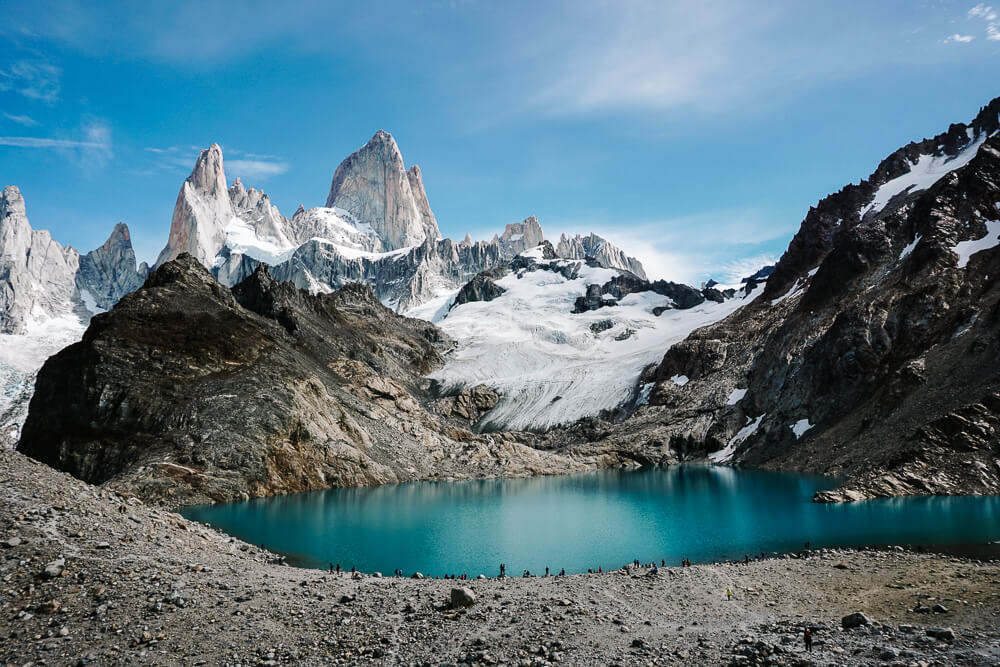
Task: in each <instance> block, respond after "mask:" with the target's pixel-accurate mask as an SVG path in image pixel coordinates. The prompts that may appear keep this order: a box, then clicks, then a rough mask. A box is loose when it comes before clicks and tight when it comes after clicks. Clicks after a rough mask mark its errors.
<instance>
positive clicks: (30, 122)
mask: <svg viewBox="0 0 1000 667" xmlns="http://www.w3.org/2000/svg"><path fill="white" fill-rule="evenodd" d="M4 117H5V118H6V119H7V120H12V121H14V122H15V123H17V124H18V125H24V126H25V127H34V126H35V125H38V121H37V120H35V119H34V118H32V117H31V116H24V115H22V116H18V115H15V114H12V113H6V112H5V113H4Z"/></svg>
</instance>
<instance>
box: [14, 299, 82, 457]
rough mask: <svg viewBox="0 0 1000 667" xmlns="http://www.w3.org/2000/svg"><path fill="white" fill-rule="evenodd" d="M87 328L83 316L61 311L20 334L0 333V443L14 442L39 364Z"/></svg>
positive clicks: (22, 421) (25, 413)
mask: <svg viewBox="0 0 1000 667" xmlns="http://www.w3.org/2000/svg"><path fill="white" fill-rule="evenodd" d="M86 329H87V322H86V320H85V319H83V318H80V317H77V316H76V315H73V314H64V315H61V316H58V317H53V318H51V319H47V320H45V321H43V322H32V323H30V324H29V325H28V327H27V329H26V331H25V332H24V333H23V334H20V335H19V334H0V446H4V444H8V445H12V444H14V443H16V442H17V438H18V434H19V432H20V429H21V425H22V424H24V420H25V417H27V415H28V402H29V401H30V400H31V394H32V392H33V391H34V385H35V376H36V375H37V374H38V371H39V369H40V368H41V367H42V364H44V363H45V360H46V359H48V358H49V357H50V356H52V355H53V354H55V353H56V352H58V351H59V350H61V349H63V348H64V347H66V346H67V345H70V344H71V343H75V342H76V341H78V340H80V338H81V337H82V336H83V332H84V331H85V330H86ZM5 441H6V443H5Z"/></svg>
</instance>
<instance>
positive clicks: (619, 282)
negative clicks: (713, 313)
mask: <svg viewBox="0 0 1000 667" xmlns="http://www.w3.org/2000/svg"><path fill="white" fill-rule="evenodd" d="M567 277H569V276H567ZM637 292H655V293H656V294H662V295H663V296H665V297H667V298H669V299H670V303H669V304H668V305H665V306H658V307H656V308H654V309H653V313H654V314H655V315H657V316H659V315H660V314H662V313H663V312H664V311H667V310H670V309H671V308H676V309H678V310H686V309H688V308H694V307H695V306H699V305H701V304H703V303H705V300H706V299H711V300H712V301H716V302H718V303H722V302H723V301H725V300H726V299H727V298H732V297H733V292H732V291H731V290H727V292H728V295H726V294H723V293H722V292H720V291H718V290H716V289H713V288H710V287H709V288H706V289H703V290H701V291H698V290H696V289H695V288H693V287H690V286H688V285H683V284H681V283H673V282H668V281H666V280H654V281H653V282H649V281H648V280H645V279H643V278H640V277H638V276H636V275H634V274H631V273H626V272H622V273H620V274H619V275H617V276H615V277H614V278H612V279H611V280H609V281H608V282H606V283H604V284H603V285H588V286H587V294H586V295H585V296H581V297H579V298H577V300H576V303H575V304H574V306H573V312H574V313H585V312H587V311H588V310H597V309H598V308H603V307H605V306H615V305H618V302H619V301H620V300H622V299H624V298H625V297H626V296H628V295H629V294H634V293H637ZM604 295H610V297H611V298H604Z"/></svg>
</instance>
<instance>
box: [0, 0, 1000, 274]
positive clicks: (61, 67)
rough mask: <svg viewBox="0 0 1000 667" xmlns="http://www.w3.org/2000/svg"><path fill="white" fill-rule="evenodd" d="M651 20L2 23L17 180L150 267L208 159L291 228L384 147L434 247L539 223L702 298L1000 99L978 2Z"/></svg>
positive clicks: (61, 216) (536, 13)
mask: <svg viewBox="0 0 1000 667" xmlns="http://www.w3.org/2000/svg"><path fill="white" fill-rule="evenodd" d="M654 5H655V6H644V5H643V3H627V4H623V5H618V6H608V5H596V4H584V5H582V6H577V5H573V6H570V5H569V4H561V3H556V4H553V5H550V6H547V7H546V8H545V9H544V10H541V9H538V8H533V9H532V10H531V11H530V12H527V11H519V10H520V9H522V8H519V7H517V6H516V5H504V6H502V7H501V6H489V5H484V4H481V3H476V2H461V3H438V2H422V3H416V4H414V3H407V5H406V6H400V5H396V4H394V3H381V4H380V3H375V4H374V5H370V4H369V5H366V6H365V7H364V8H344V7H342V8H339V9H331V8H329V7H327V6H326V5H325V4H323V3H319V4H312V3H301V4H299V5H298V6H297V7H296V11H293V12H284V13H277V12H275V11H274V10H270V9H268V7H267V6H266V5H264V4H254V3H250V4H249V5H248V6H247V7H246V9H245V10H244V11H240V12H227V11H225V9H224V8H223V7H222V6H217V5H211V6H208V7H204V6H201V5H195V4H186V3H178V4H172V5H171V6H170V8H167V7H166V6H163V7H157V6H152V7H150V6H146V7H142V8H138V7H131V6H127V5H120V6H112V5H109V6H107V7H102V8H93V7H90V8H84V7H83V6H82V5H76V4H73V3H65V2H47V3H32V4H28V3H13V4H12V5H11V6H10V7H9V8H8V12H7V17H6V21H5V24H4V26H3V27H2V28H0V31H2V34H3V35H4V37H5V38H6V40H7V44H8V45H9V48H8V49H7V50H6V53H5V54H4V56H3V57H2V58H0V98H2V99H3V100H4V106H5V108H4V111H3V114H2V116H0V171H2V173H3V174H4V178H3V184H12V185H18V186H19V187H20V188H21V190H22V191H23V192H24V194H25V197H26V198H27V200H28V202H29V206H30V210H29V215H30V216H31V218H32V220H33V222H34V224H35V226H36V227H39V228H45V229H50V230H51V231H52V233H53V235H54V236H56V237H57V238H62V239H65V240H66V242H68V243H70V244H72V245H74V246H75V247H78V248H80V249H84V250H86V249H89V248H93V247H96V246H97V245H99V244H100V243H101V242H103V240H104V238H105V237H106V235H107V229H109V228H110V227H111V226H112V225H113V224H114V223H115V222H118V221H123V222H125V223H127V224H128V225H129V227H130V229H131V230H132V232H133V238H134V241H135V243H136V248H137V252H138V254H139V257H140V259H143V260H146V261H152V260H154V259H155V256H156V253H157V252H158V251H159V249H160V248H162V246H163V242H164V240H165V236H166V224H167V223H168V221H169V216H170V210H171V207H172V204H173V201H174V197H175V194H176V188H177V186H178V184H179V183H180V182H181V181H182V180H183V178H184V177H186V175H187V173H189V171H190V169H191V166H192V165H193V163H194V160H195V159H196V158H197V155H198V152H199V151H200V150H201V149H203V148H206V147H208V146H209V145H210V144H211V143H213V142H216V141H217V142H219V143H220V144H221V145H222V146H223V148H224V149H225V151H226V155H227V163H228V165H229V168H230V169H229V171H230V174H229V175H230V178H235V177H236V176H239V177H241V178H242V181H243V182H244V183H245V184H246V185H247V186H248V187H249V186H251V185H253V186H256V187H258V188H261V189H262V190H264V191H265V192H268V193H269V194H270V195H271V198H272V200H273V201H274V203H275V204H276V205H277V206H278V207H279V208H280V209H281V210H282V211H284V212H286V213H290V212H291V211H294V210H295V208H296V207H297V206H298V204H299V203H302V204H304V205H305V206H306V207H307V208H308V207H310V206H316V205H321V204H322V203H323V197H324V196H325V195H326V193H327V191H328V188H329V182H330V178H331V176H332V174H333V170H334V168H335V167H336V165H337V164H338V163H339V161H340V160H341V159H342V158H343V157H344V156H346V155H348V154H349V153H351V152H352V151H353V150H355V149H357V148H358V147H359V146H361V145H362V144H363V143H364V142H365V141H366V140H367V139H368V138H369V137H370V136H371V135H372V134H373V133H374V132H375V131H376V130H377V129H379V128H384V129H386V130H389V131H390V132H392V133H393V134H394V136H395V137H396V138H397V140H398V141H399V142H400V144H401V145H402V147H403V150H404V153H405V154H406V156H407V159H408V160H409V161H412V163H415V164H419V165H420V167H421V169H422V172H423V178H424V182H425V184H426V188H427V194H428V198H429V200H430V202H431V205H432V206H433V209H434V212H435V214H436V216H437V218H438V220H439V223H440V226H441V231H442V234H443V235H445V236H448V237H452V238H456V239H460V238H462V237H463V236H464V234H465V233H466V232H467V231H468V232H471V233H472V235H473V237H474V238H489V237H490V236H492V234H493V233H496V232H499V231H500V230H502V229H503V225H504V224H506V223H509V222H516V221H519V220H523V219H524V218H526V217H527V216H529V215H536V216H537V217H538V218H539V220H540V221H541V223H542V224H543V225H544V226H545V228H546V231H547V234H548V235H549V236H550V237H553V238H557V237H558V234H559V233H560V232H562V231H571V232H579V233H587V232H589V231H592V230H596V231H599V232H601V233H603V234H605V235H607V236H609V237H610V238H611V240H612V241H614V242H616V243H617V244H618V245H620V246H622V247H623V248H625V249H626V250H627V251H628V252H629V253H630V254H634V255H636V256H638V257H639V258H640V259H641V260H642V261H643V262H644V263H645V264H646V266H647V268H649V269H650V272H651V275H653V276H656V277H668V278H672V279H676V280H685V281H690V282H694V281H696V280H698V279H700V278H704V277H707V276H708V275H709V274H716V275H717V273H718V271H719V270H720V267H725V266H726V265H727V264H728V263H731V262H735V261H737V260H743V259H746V258H754V257H761V256H763V257H767V256H772V257H773V256H776V255H778V254H780V252H781V251H782V250H783V248H784V246H785V245H786V244H787V241H788V239H789V238H790V236H791V234H792V233H793V232H794V230H795V229H796V228H797V226H798V224H799V222H800V221H801V220H802V218H803V216H804V215H805V213H806V211H807V210H808V207H809V206H810V205H812V204H814V203H815V202H816V201H817V200H818V199H819V198H820V197H822V196H823V195H825V194H827V193H829V192H830V191H831V190H832V189H834V188H836V187H839V186H840V185H842V184H843V183H845V182H848V181H850V180H851V179H854V178H856V177H857V174H863V173H869V172H870V171H871V169H872V168H874V166H875V164H877V161H878V160H879V159H881V157H882V156H884V155H885V154H887V153H888V152H891V151H892V150H894V149H895V148H896V147H898V146H900V145H902V144H904V143H906V142H907V141H909V140H911V139H913V138H914V137H919V136H928V135H930V134H932V133H934V132H937V131H938V130H939V128H940V127H942V126H943V125H944V124H945V123H947V122H949V121H952V120H954V119H955V118H970V117H972V115H974V113H975V111H976V110H977V109H978V107H979V106H980V105H981V104H983V103H984V102H985V101H986V100H987V99H989V98H990V97H992V96H993V95H995V94H996V92H997V91H995V90H990V86H992V85H994V76H993V73H994V71H995V66H996V59H997V57H998V53H1000V42H998V41H997V40H996V39H995V37H996V25H995V23H996V21H995V16H994V17H993V18H992V19H991V18H990V17H991V16H993V15H994V12H992V10H990V8H989V7H987V6H985V5H975V6H973V3H936V4H934V5H914V4H913V3H901V2H892V3H880V5H879V6H878V7H869V6H868V5H867V4H863V3H843V4H841V5H838V6H837V7H827V8H822V9H817V8H812V9H810V10H808V11H802V10H801V8H799V7H796V6H794V5H793V4H786V5H778V6H775V7H774V8H773V9H772V10H771V11H769V12H759V11H749V10H748V9H747V8H745V7H741V6H740V5H738V4H736V3H728V2H721V3H715V4H712V5H711V6H709V5H697V6H696V5H686V4H684V3H679V4H671V5H665V4H662V3H654ZM107 13H111V14H113V15H114V17H115V20H114V21H110V20H107V18H108V16H107ZM316 25H323V26H324V29H323V30H322V31H315V30H310V28H311V27H313V26H316ZM320 32H322V34H323V36H324V39H322V40H320V39H318V38H317V35H318V34H319V33H320ZM820 33H821V34H820ZM372 35H377V39H373V38H372ZM762 45H766V46H762ZM585 47H586V48H585ZM751 263H752V262H751Z"/></svg>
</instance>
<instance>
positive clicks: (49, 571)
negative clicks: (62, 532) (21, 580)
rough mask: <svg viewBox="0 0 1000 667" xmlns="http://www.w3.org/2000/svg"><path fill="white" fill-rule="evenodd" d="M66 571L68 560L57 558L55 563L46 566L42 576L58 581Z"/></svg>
mask: <svg viewBox="0 0 1000 667" xmlns="http://www.w3.org/2000/svg"><path fill="white" fill-rule="evenodd" d="M65 571H66V559H65V558H57V559H56V560H54V561H51V562H49V563H46V564H45V569H44V570H42V576H43V577H44V578H45V579H56V578H58V577H61V576H62V573H63V572H65Z"/></svg>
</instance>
